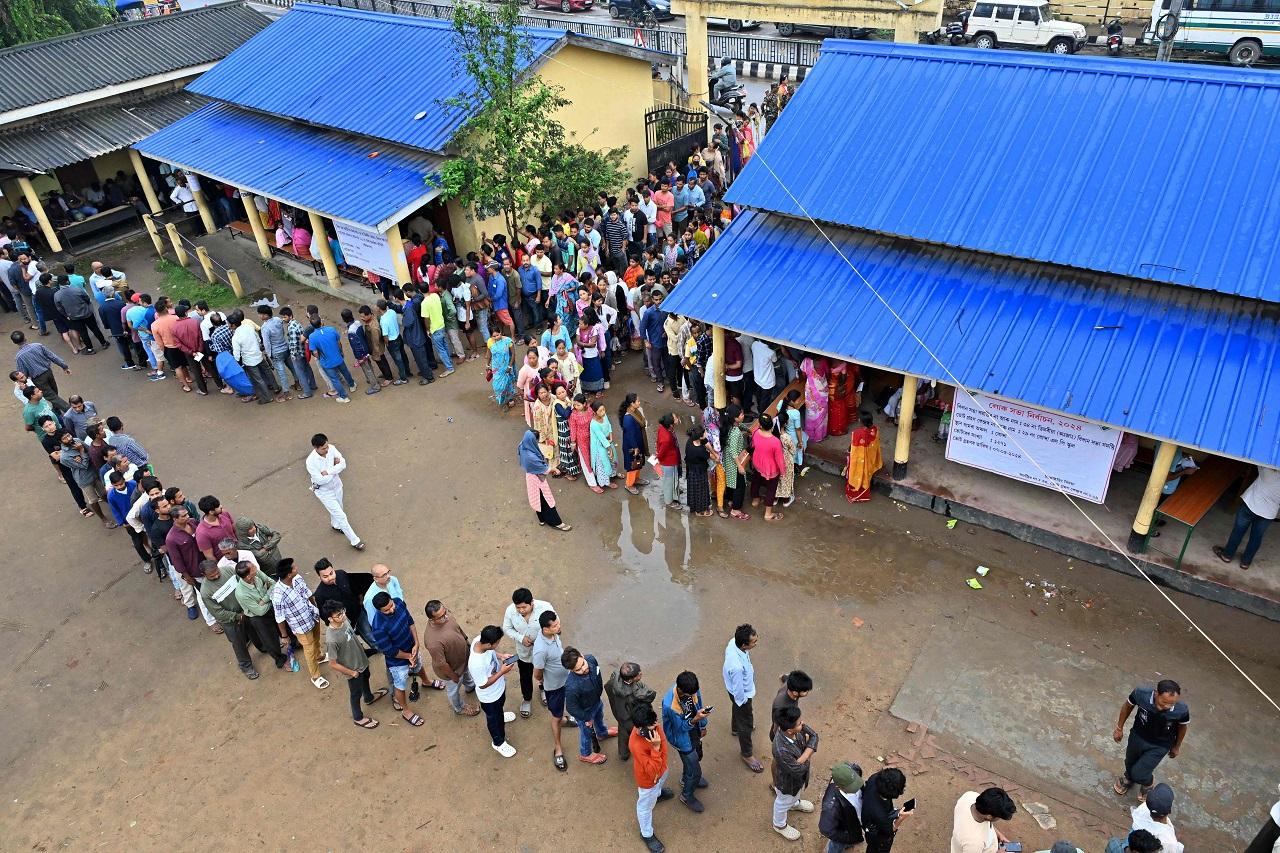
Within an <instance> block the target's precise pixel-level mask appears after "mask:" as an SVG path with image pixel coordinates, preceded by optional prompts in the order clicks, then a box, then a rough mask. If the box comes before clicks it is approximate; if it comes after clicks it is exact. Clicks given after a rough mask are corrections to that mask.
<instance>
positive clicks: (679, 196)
mask: <svg viewBox="0 0 1280 853" xmlns="http://www.w3.org/2000/svg"><path fill="white" fill-rule="evenodd" d="M672 195H674V196H675V199H676V206H675V209H674V210H672V211H671V223H672V226H673V229H672V233H673V234H675V235H676V238H677V239H678V238H679V237H680V235H681V234H683V233H684V226H685V223H686V222H688V221H689V187H688V186H687V185H686V183H685V179H684V176H683V175H678V176H677V177H676V188H675V190H674V191H673V193H672Z"/></svg>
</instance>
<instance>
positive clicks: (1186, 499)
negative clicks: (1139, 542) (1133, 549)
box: [1147, 456, 1247, 568]
mask: <svg viewBox="0 0 1280 853" xmlns="http://www.w3.org/2000/svg"><path fill="white" fill-rule="evenodd" d="M1246 470H1247V469H1246V467H1245V465H1244V464H1243V463H1241V462H1237V461H1236V460H1234V459H1224V458H1223V457H1221V456H1210V457H1208V458H1207V459H1205V462H1204V464H1203V465H1201V466H1200V469H1199V470H1198V471H1196V473H1194V474H1189V475H1187V476H1185V477H1183V478H1182V482H1180V483H1179V484H1178V490H1177V491H1176V492H1174V493H1173V494H1172V495H1170V496H1169V497H1167V498H1166V499H1165V500H1164V502H1163V503H1162V504H1160V506H1158V507H1156V513H1155V518H1154V519H1152V524H1151V530H1149V531H1148V532H1147V546H1148V547H1150V545H1151V539H1152V538H1153V535H1154V533H1155V530H1156V522H1158V521H1159V520H1160V519H1164V520H1165V521H1173V522H1177V523H1178V524H1181V525H1183V526H1184V527H1185V528H1186V530H1187V535H1186V536H1185V537H1184V538H1183V540H1182V549H1181V550H1180V551H1178V556H1177V558H1176V562H1175V563H1174V564H1173V565H1174V568H1180V567H1181V566H1182V558H1183V557H1184V556H1185V555H1186V553H1187V546H1188V545H1189V544H1191V534H1192V533H1194V532H1195V529H1196V525H1198V524H1199V523H1200V521H1201V519H1203V518H1204V517H1205V514H1206V513H1207V512H1209V510H1210V509H1211V508H1212V507H1213V505H1214V504H1216V503H1217V502H1218V501H1219V499H1221V498H1222V496H1223V495H1224V494H1226V493H1227V490H1228V489H1230V488H1231V486H1232V484H1233V483H1235V482H1236V481H1237V480H1239V479H1240V478H1241V477H1242V476H1244V474H1245V472H1246ZM1161 553H1168V552H1165V551H1162V552H1161ZM1169 556H1170V557H1172V556H1173V554H1171V553H1169Z"/></svg>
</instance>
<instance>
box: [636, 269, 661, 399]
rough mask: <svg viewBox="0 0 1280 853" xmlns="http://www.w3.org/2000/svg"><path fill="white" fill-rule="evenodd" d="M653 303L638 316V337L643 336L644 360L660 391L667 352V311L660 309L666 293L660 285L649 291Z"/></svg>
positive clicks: (659, 391)
mask: <svg viewBox="0 0 1280 853" xmlns="http://www.w3.org/2000/svg"><path fill="white" fill-rule="evenodd" d="M649 295H650V298H651V299H652V300H653V305H652V306H651V307H650V308H648V309H647V310H646V311H645V312H644V315H643V316H642V317H641V318H640V337H642V338H644V361H645V364H646V365H648V367H649V373H650V375H651V376H653V377H654V379H655V381H656V382H657V383H658V393H659V394H661V393H662V388H663V377H664V376H666V367H665V366H664V362H663V356H664V355H665V354H666V352H667V330H666V329H665V328H664V324H665V323H666V322H667V312H666V311H663V310H662V300H663V299H664V298H666V295H667V294H666V293H665V292H664V291H663V290H662V288H661V287H655V288H653V290H651V291H649Z"/></svg>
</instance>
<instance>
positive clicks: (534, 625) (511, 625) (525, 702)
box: [502, 587, 555, 719]
mask: <svg viewBox="0 0 1280 853" xmlns="http://www.w3.org/2000/svg"><path fill="white" fill-rule="evenodd" d="M548 610H551V611H554V610H555V608H554V607H552V606H551V604H550V603H548V602H546V601H540V600H538V599H536V598H534V597H533V593H532V592H530V591H529V590H527V589H525V588H524V587H520V588H519V589H517V590H516V591H515V592H513V593H511V603H510V604H508V605H507V612H506V614H505V615H504V616H503V617H502V633H504V634H506V635H507V636H508V637H510V638H511V642H512V643H514V644H515V647H516V664H517V666H518V667H519V668H520V696H521V699H522V701H521V702H520V716H521V717H524V718H525V719H528V718H529V717H530V716H531V715H532V714H533V710H532V708H533V641H534V639H535V638H536V637H537V636H538V632H540V631H541V630H542V628H541V626H539V625H538V617H539V616H541V615H542V614H543V613H546V612H547V611H548ZM542 701H543V704H545V703H546V696H545V694H544V695H543V698H542Z"/></svg>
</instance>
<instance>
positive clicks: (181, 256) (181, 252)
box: [164, 222, 191, 267]
mask: <svg viewBox="0 0 1280 853" xmlns="http://www.w3.org/2000/svg"><path fill="white" fill-rule="evenodd" d="M164 230H165V231H167V232H169V241H170V242H171V243H173V253H174V254H175V255H177V257H178V263H180V264H182V265H183V266H184V267H185V266H187V265H188V264H189V263H191V259H190V258H188V257H187V250H186V249H184V248H183V247H182V235H181V234H179V233H178V226H177V225H174V224H173V223H172V222H170V223H169V224H168V225H166V226H165V227H164Z"/></svg>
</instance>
